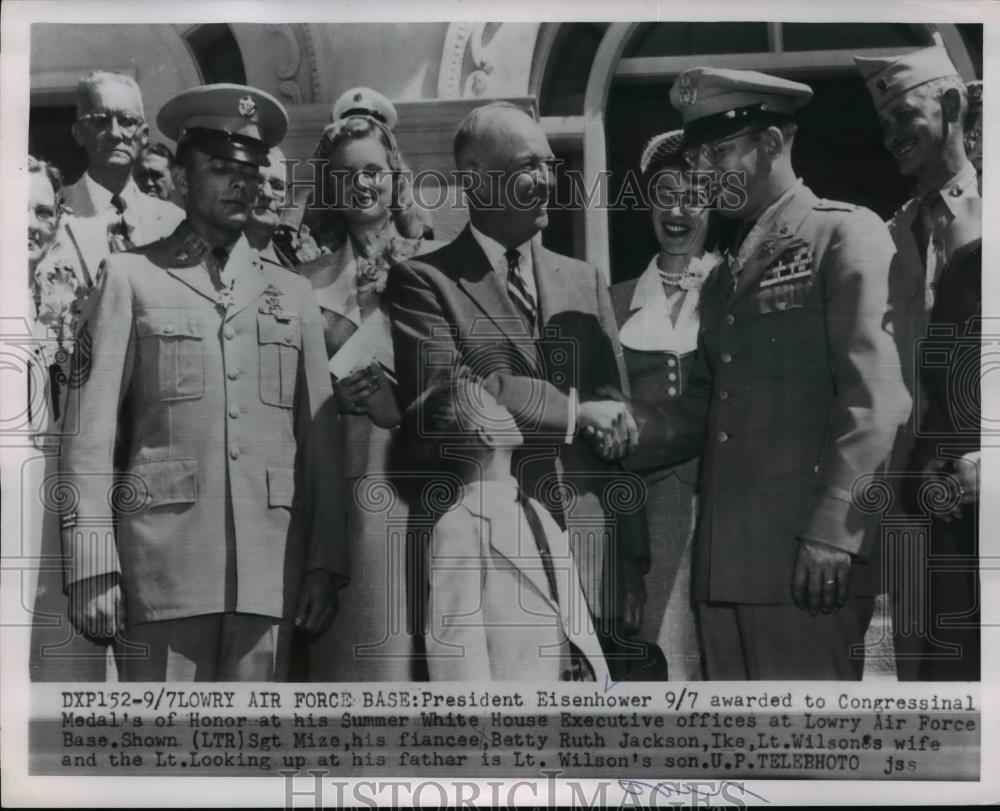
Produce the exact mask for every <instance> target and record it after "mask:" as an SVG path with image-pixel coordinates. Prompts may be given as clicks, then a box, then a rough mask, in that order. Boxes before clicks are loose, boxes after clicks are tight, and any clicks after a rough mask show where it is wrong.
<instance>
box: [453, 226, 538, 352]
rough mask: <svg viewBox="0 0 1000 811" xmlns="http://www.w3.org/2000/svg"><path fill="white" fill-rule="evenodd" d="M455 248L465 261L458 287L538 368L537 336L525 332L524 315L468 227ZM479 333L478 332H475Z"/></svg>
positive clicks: (457, 276)
mask: <svg viewBox="0 0 1000 811" xmlns="http://www.w3.org/2000/svg"><path fill="white" fill-rule="evenodd" d="M455 248H456V253H457V255H458V257H459V261H460V262H462V265H461V266H460V267H457V268H455V269H454V270H453V272H454V273H455V275H456V278H457V283H458V286H459V287H460V288H461V289H462V291H463V292H464V293H465V294H466V295H467V296H468V297H469V298H470V299H472V301H473V302H474V303H475V305H476V307H478V308H479V309H480V310H481V311H482V312H483V314H484V315H485V316H486V317H487V318H489V319H490V321H492V322H493V324H494V325H495V326H496V328H497V329H498V330H499V331H500V333H501V334H502V335H505V336H506V337H508V338H510V339H511V343H512V344H513V345H514V346H515V347H516V348H517V350H518V351H519V352H521V354H523V355H524V357H525V358H527V359H528V361H529V362H530V363H531V364H532V365H533V366H535V367H537V366H538V349H537V347H536V346H535V341H534V336H532V335H530V334H528V333H526V332H525V330H524V321H523V320H522V319H521V314H520V313H519V312H518V311H517V308H516V307H515V306H514V302H512V301H511V300H510V298H509V297H508V295H507V291H506V290H504V288H503V284H502V283H501V280H500V277H499V276H498V275H497V273H496V271H494V270H493V268H492V266H491V265H490V262H489V260H488V259H487V258H486V254H485V253H483V249H482V248H480V247H479V243H478V242H476V238H475V237H474V236H472V232H471V231H470V230H469V227H468V226H466V227H465V230H464V231H463V232H462V233H461V234H460V235H459V236H458V239H456V240H455ZM480 332H481V331H480ZM475 334H476V332H475V331H474V332H473V335H475ZM481 337H488V336H487V335H482V336H481Z"/></svg>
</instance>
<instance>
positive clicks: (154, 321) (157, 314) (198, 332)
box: [136, 310, 203, 340]
mask: <svg viewBox="0 0 1000 811" xmlns="http://www.w3.org/2000/svg"><path fill="white" fill-rule="evenodd" d="M136 331H137V332H138V333H139V337H140V338H148V337H150V336H151V335H157V336H160V337H163V338H197V339H199V340H200V339H201V337H202V331H203V330H202V325H201V323H200V322H198V321H197V320H195V319H193V318H191V316H190V315H188V314H187V313H185V312H183V311H181V310H164V311H157V310H152V311H150V310H147V311H145V312H143V313H141V314H140V315H139V317H138V318H137V319H136Z"/></svg>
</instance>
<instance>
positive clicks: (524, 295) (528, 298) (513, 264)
mask: <svg viewBox="0 0 1000 811" xmlns="http://www.w3.org/2000/svg"><path fill="white" fill-rule="evenodd" d="M504 256H505V257H506V259H507V295H508V296H510V300H511V301H513V302H514V304H515V305H516V306H517V308H518V309H519V310H520V311H521V315H523V316H524V318H525V319H526V320H527V322H528V325H529V326H530V327H531V328H532V329H534V328H535V322H536V319H537V317H538V308H537V306H536V305H535V298H534V296H532V295H531V293H530V292H528V287H527V285H525V283H524V277H523V276H521V268H520V264H521V253H520V251H515V250H514V249H513V248H511V249H510V250H509V251H507V253H505V254H504Z"/></svg>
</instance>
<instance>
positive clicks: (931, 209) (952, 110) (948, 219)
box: [854, 45, 983, 386]
mask: <svg viewBox="0 0 1000 811" xmlns="http://www.w3.org/2000/svg"><path fill="white" fill-rule="evenodd" d="M854 61H855V62H856V63H857V65H858V68H859V69H860V71H861V75H862V76H863V77H864V80H865V85H866V86H867V88H868V91H869V92H870V93H871V96H872V100H873V101H874V103H875V109H876V111H877V113H878V117H879V123H880V124H881V126H882V134H883V139H884V141H885V146H886V148H887V149H888V150H889V151H890V152H891V153H892V156H893V157H894V158H895V159H896V163H897V164H898V166H899V171H900V172H901V173H902V174H903V175H904V176H905V177H907V178H911V179H912V180H913V181H914V182H915V183H916V188H915V189H914V192H913V196H912V197H911V198H910V199H909V200H907V201H906V203H904V204H903V206H902V207H901V208H900V209H899V210H898V211H897V212H896V213H895V215H893V217H892V219H891V220H890V221H889V231H890V233H891V234H892V238H893V241H894V242H895V243H896V251H897V255H896V259H895V262H894V268H893V286H892V289H893V295H892V300H891V301H890V304H891V305H892V309H893V313H894V317H893V322H894V326H895V328H896V330H897V339H898V340H899V342H900V352H901V354H902V355H903V360H904V364H905V366H904V371H905V373H906V375H907V382H908V383H909V384H910V385H911V386H912V385H914V382H913V381H914V373H913V369H912V366H913V352H914V346H913V343H912V341H913V340H915V339H916V338H919V337H921V336H923V335H924V333H925V332H926V329H925V326H926V323H927V316H928V315H929V314H930V311H931V308H932V307H933V306H934V288H935V286H936V284H937V282H938V278H939V277H940V275H941V269H942V268H943V267H944V266H945V265H946V264H947V263H948V260H949V259H950V258H951V256H952V254H954V253H955V251H956V250H958V249H959V248H961V247H962V246H963V245H965V244H967V243H969V242H972V241H974V240H976V239H978V238H980V237H981V236H982V216H983V214H982V205H983V204H982V199H981V198H980V195H979V185H978V182H977V179H976V167H975V166H973V165H972V162H971V161H970V160H969V158H968V156H967V155H966V152H965V138H964V132H965V130H964V123H965V116H966V112H967V110H968V91H967V89H966V86H965V83H964V82H963V81H962V79H961V78H960V77H959V75H958V71H957V70H956V68H955V66H954V64H952V61H951V59H950V57H949V56H948V52H947V51H946V50H945V49H944V48H942V47H941V46H939V45H935V46H932V47H930V48H922V49H920V50H918V51H914V52H913V53H909V54H906V55H904V56H899V57H875V58H868V57H861V56H856V57H855V58H854Z"/></svg>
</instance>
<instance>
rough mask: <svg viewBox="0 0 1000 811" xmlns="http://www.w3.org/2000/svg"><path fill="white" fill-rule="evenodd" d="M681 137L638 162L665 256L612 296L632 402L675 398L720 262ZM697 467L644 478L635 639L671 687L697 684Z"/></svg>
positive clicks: (661, 141) (670, 136) (653, 145)
mask: <svg viewBox="0 0 1000 811" xmlns="http://www.w3.org/2000/svg"><path fill="white" fill-rule="evenodd" d="M682 141H683V133H682V132H681V131H680V130H674V131H673V132H667V133H662V134H660V135H657V136H655V137H654V138H652V139H651V140H650V141H649V143H648V144H647V145H646V148H645V149H644V150H643V153H642V157H641V159H640V161H639V169H640V171H641V172H642V178H643V188H644V189H646V190H648V193H649V198H650V209H651V212H652V221H653V231H654V232H655V234H656V239H657V242H659V245H660V248H659V251H658V252H657V254H656V255H655V256H654V257H653V258H652V259H651V260H650V262H649V265H648V266H647V268H646V270H645V271H644V272H643V273H642V275H640V276H639V277H638V278H637V279H632V280H630V281H627V282H621V283H620V284H616V285H614V286H613V287H612V288H611V297H612V301H613V302H614V307H615V316H616V318H617V320H618V325H619V335H620V338H621V343H622V348H623V350H624V353H625V365H626V368H627V369H628V375H629V384H630V386H631V389H632V395H633V399H634V400H646V401H661V400H665V399H673V398H676V397H679V396H680V395H681V392H682V391H683V389H684V386H685V385H686V377H687V373H688V371H689V370H690V366H691V361H692V358H693V356H694V351H695V347H696V345H697V340H698V297H699V293H700V289H701V285H702V283H703V282H704V280H705V278H706V277H707V276H708V274H709V272H710V271H711V270H712V268H714V267H715V266H716V265H717V264H718V262H719V256H718V255H717V254H715V253H711V252H710V253H706V252H705V244H706V237H707V234H708V223H709V212H708V210H707V209H706V208H702V207H699V205H698V202H699V201H698V194H699V190H698V189H697V188H695V187H694V186H693V185H692V183H691V182H690V181H691V178H690V175H689V174H688V173H687V171H686V170H687V166H686V164H685V162H684V159H683V157H682V154H681V152H682V150H681V145H682ZM697 476H698V461H697V460H692V461H689V462H685V463H683V464H681V465H677V466H676V467H665V468H657V469H654V470H647V471H645V478H646V484H647V487H648V497H647V501H646V518H647V522H648V525H649V532H650V534H651V537H650V544H649V547H650V550H651V557H652V561H651V565H650V570H649V574H647V575H646V593H647V597H646V606H645V610H644V612H643V618H642V626H641V628H640V632H639V637H640V638H641V639H643V640H645V641H651V642H656V643H657V644H658V645H659V646H660V648H661V649H662V650H663V652H664V654H665V655H666V659H667V669H668V672H669V675H670V678H671V679H673V680H677V679H680V680H690V679H700V678H701V677H702V670H701V655H700V652H699V647H698V640H697V634H696V630H695V619H694V609H693V607H692V604H691V599H690V579H691V543H692V539H693V535H694V522H695V516H696V499H695V484H696V482H697Z"/></svg>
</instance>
